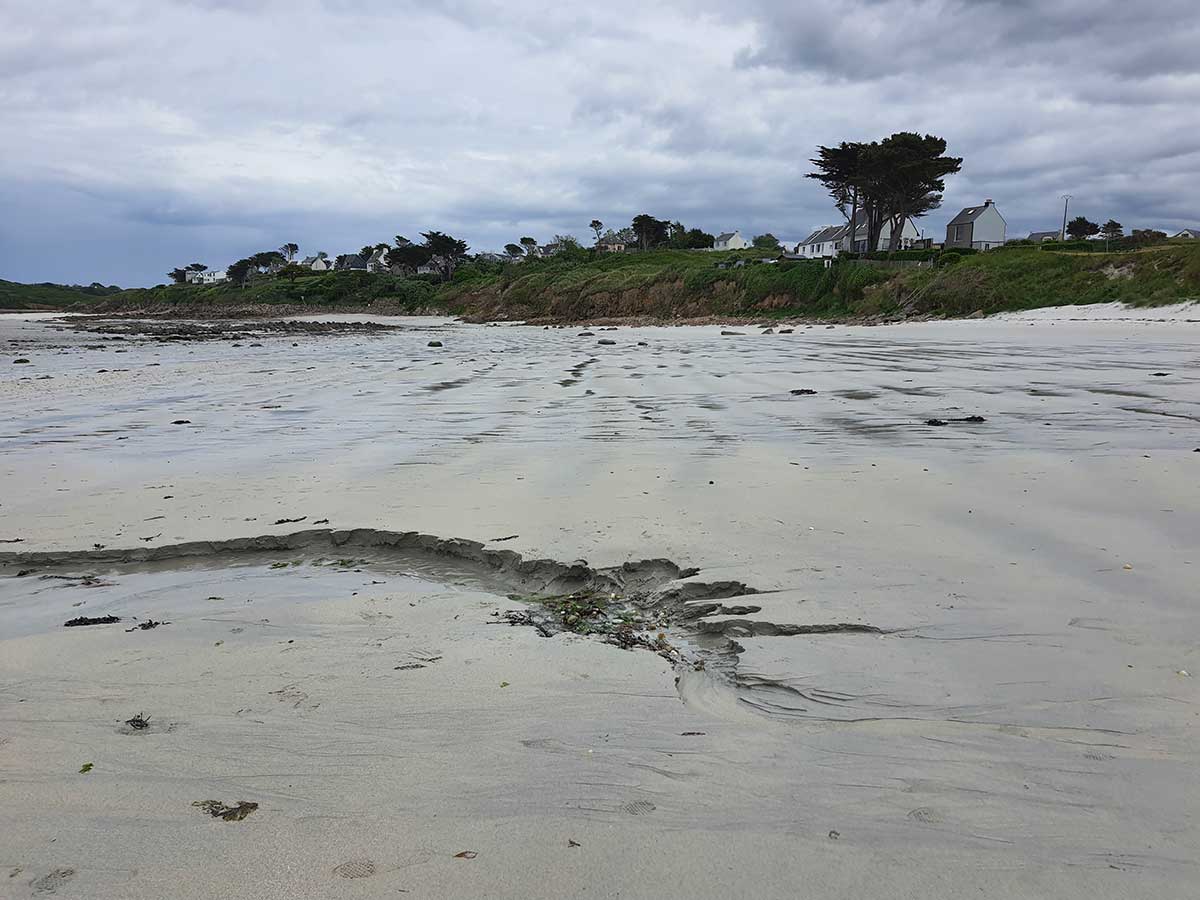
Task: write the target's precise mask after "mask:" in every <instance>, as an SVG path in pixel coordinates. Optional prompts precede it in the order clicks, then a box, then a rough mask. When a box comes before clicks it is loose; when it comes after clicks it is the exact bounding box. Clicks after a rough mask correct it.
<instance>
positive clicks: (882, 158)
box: [806, 131, 962, 250]
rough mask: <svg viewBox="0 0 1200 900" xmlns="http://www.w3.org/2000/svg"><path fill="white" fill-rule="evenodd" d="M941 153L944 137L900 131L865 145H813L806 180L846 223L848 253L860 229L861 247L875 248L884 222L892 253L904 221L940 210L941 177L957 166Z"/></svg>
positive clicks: (956, 160)
mask: <svg viewBox="0 0 1200 900" xmlns="http://www.w3.org/2000/svg"><path fill="white" fill-rule="evenodd" d="M945 152H946V141H945V139H944V138H940V137H936V136H934V135H931V134H926V135H923V136H922V135H920V134H916V133H913V132H908V131H901V132H897V133H896V134H893V135H891V136H889V137H886V138H884V139H883V140H882V141H877V142H876V141H872V142H871V143H869V144H864V143H858V142H856V143H847V142H842V143H841V144H839V145H838V146H837V147H818V148H817V156H816V157H815V158H814V159H812V160H810V162H812V164H813V165H814V166H816V169H817V170H816V171H815V172H810V173H809V174H808V175H807V176H806V177H808V178H814V179H816V180H818V181H820V182H821V183H822V184H823V185H825V188H826V190H828V191H829V194H830V197H831V198H832V199H833V201H834V206H836V207H837V209H838V210H839V211H840V212H841V213H842V215H843V216H845V217H846V221H847V222H849V223H850V224H851V228H850V233H848V239H849V241H850V244H849V249H854V247H855V244H854V242H855V241H856V240H857V239H858V235H859V234H860V233H861V230H862V228H863V227H864V226H865V228H866V239H867V240H866V245H867V249H871V248H874V247H876V246H878V243H879V235H880V234H881V233H882V231H883V226H884V224H885V223H890V225H891V242H890V248H891V249H893V250H894V249H896V248H897V247H898V246H899V243H900V236H901V233H902V231H903V228H904V223H905V222H906V221H907V220H908V219H910V218H917V217H919V216H922V215H924V214H925V213H927V212H929V211H931V210H934V209H937V208H938V207H939V206H941V203H942V191H944V190H945V187H946V185H945V180H944V179H945V177H946V176H947V175H953V174H954V173H955V172H958V171H959V170H960V169H961V168H962V159H961V158H960V157H953V156H946V155H945ZM847 208H849V212H847ZM860 210H861V215H860Z"/></svg>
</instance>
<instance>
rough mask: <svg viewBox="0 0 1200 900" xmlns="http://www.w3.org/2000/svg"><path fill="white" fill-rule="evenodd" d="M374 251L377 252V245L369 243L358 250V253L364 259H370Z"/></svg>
mask: <svg viewBox="0 0 1200 900" xmlns="http://www.w3.org/2000/svg"><path fill="white" fill-rule="evenodd" d="M374 252H375V245H374V244H367V246H365V247H363V248H362V249H361V250H359V251H358V255H359V256H361V257H362V258H363V259H370V258H371V254H372V253H374Z"/></svg>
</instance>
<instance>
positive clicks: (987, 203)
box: [983, 200, 993, 206]
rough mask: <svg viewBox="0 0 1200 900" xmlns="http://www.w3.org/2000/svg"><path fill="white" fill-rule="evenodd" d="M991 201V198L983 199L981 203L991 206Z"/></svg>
mask: <svg viewBox="0 0 1200 900" xmlns="http://www.w3.org/2000/svg"><path fill="white" fill-rule="evenodd" d="M992 202H993V201H991V200H984V201H983V205H984V206H991V205H992Z"/></svg>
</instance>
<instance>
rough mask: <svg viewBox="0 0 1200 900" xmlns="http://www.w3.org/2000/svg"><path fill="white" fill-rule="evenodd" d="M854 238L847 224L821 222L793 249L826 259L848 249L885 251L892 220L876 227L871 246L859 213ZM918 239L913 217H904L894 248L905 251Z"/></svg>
mask: <svg viewBox="0 0 1200 900" xmlns="http://www.w3.org/2000/svg"><path fill="white" fill-rule="evenodd" d="M854 221H855V228H854V238H853V241H851V239H850V225H849V224H848V223H847V224H845V225H824V226H822V227H820V228H818V229H817V230H816V231H814V232H813V233H812V234H810V235H809V236H808V237H806V238H805V239H804V240H803V241H802V242H801V243H800V246H799V247H797V248H796V254H797V255H798V256H803V257H805V258H806V259H826V258H832V257H836V256H837V255H838V253H840V252H842V251H844V250H846V249H849V250H851V251H852V252H854V253H866V252H868V250H871V251H879V250H888V249H890V248H891V246H892V223H891V221H885V222H884V223H883V224H882V226H881V227H880V229H879V237H878V238H877V239H876V241H875V246H874V247H870V248H868V247H867V217H866V216H865V215H864V214H862V213H859V214H858V215H857V216H855V219H854ZM920 239H921V232H920V231H919V230H917V225H916V223H915V222H913V220H912V219H905V220H904V225H903V227H902V228H901V229H900V242H899V244H898V245H897V249H900V250H908V249H909V248H911V247H912V245H913V244H915V243H916V242H917V241H919V240H920Z"/></svg>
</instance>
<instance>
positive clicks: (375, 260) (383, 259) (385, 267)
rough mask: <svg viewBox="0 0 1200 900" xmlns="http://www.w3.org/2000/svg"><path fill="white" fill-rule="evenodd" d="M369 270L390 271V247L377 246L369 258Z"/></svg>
mask: <svg viewBox="0 0 1200 900" xmlns="http://www.w3.org/2000/svg"><path fill="white" fill-rule="evenodd" d="M367 271H368V272H390V271H391V267H390V266H389V264H388V248H387V247H377V248H376V249H375V252H373V253H372V254H371V255H370V257H368V259H367Z"/></svg>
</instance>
